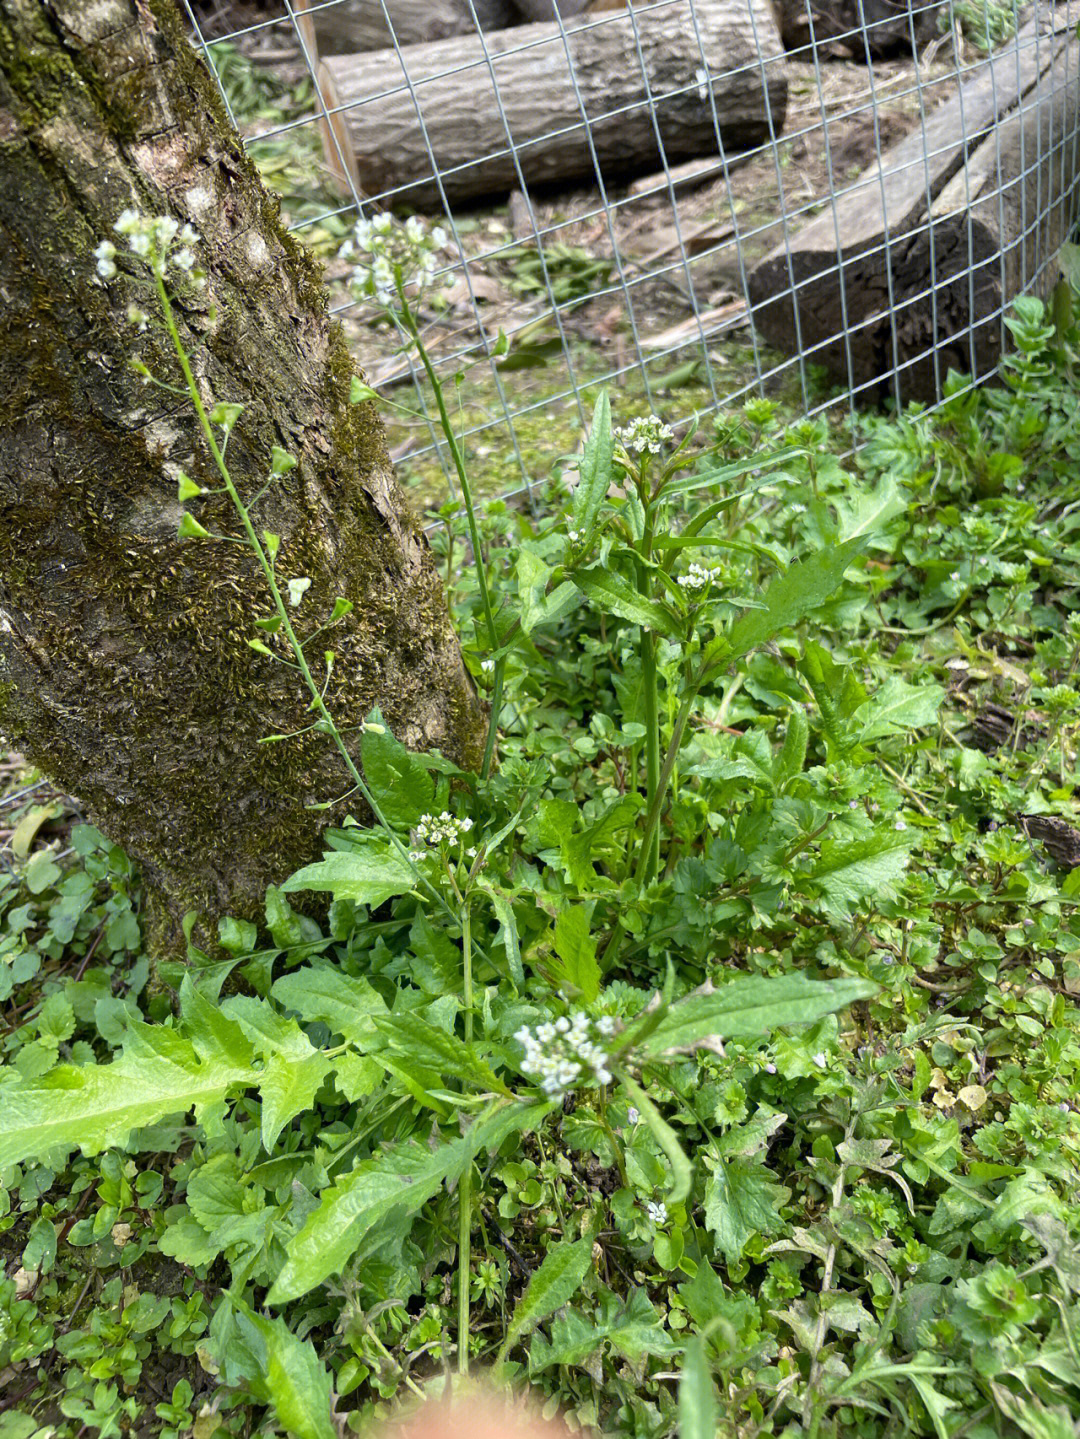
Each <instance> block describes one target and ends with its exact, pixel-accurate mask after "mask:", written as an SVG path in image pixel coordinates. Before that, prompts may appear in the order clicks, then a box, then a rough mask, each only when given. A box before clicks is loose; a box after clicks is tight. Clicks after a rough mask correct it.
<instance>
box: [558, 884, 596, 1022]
mask: <svg viewBox="0 0 1080 1439" xmlns="http://www.w3.org/2000/svg"><path fill="white" fill-rule="evenodd" d="M590 925H591V906H586V905H582V904H574V905H565V906H564V907H563V909H562V910H560V912H559V917H558V918H557V919H556V921H555V952H556V954H557V955H558V956H559V961H560V962H559V963H558V964H552V966H551V969H552V974H553V976H554V978H555V979H556V980H557V981H558V982H559V983H560V985H561V986H567V987H569V988H570V989H571V990H574V991H576V992H577V994H579V995H580V996H581V998H582V999H583V1000H584V1001H585V1003H586V1004H591V1003H592V1002H593V1000H594V999H595V998H596V997H597V995H598V994H599V993H600V966H599V964H598V963H597V959H596V941H595V939H593V937H592V935H591V933H590Z"/></svg>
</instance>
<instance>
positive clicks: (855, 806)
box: [847, 799, 859, 809]
mask: <svg viewBox="0 0 1080 1439" xmlns="http://www.w3.org/2000/svg"><path fill="white" fill-rule="evenodd" d="M847 807H848V809H858V808H859V801H858V800H857V799H849V800H848V802H847Z"/></svg>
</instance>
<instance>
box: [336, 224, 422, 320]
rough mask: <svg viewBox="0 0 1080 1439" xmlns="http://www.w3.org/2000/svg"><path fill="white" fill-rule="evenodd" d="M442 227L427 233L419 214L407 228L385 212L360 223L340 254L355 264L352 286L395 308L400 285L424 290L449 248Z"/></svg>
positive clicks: (362, 293)
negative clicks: (440, 255) (446, 248)
mask: <svg viewBox="0 0 1080 1439" xmlns="http://www.w3.org/2000/svg"><path fill="white" fill-rule="evenodd" d="M446 242H447V235H446V231H445V230H444V229H443V228H442V226H441V225H436V226H435V227H434V228H433V229H431V230H425V229H424V226H423V224H422V223H421V222H420V220H418V219H417V217H416V216H415V215H410V216H409V218H408V219H407V220H406V221H405V223H404V225H400V224H398V222H397V221H396V220H395V219H394V217H393V215H391V214H388V213H387V212H386V211H383V212H382V213H381V214H378V215H373V216H372V218H371V219H370V220H357V222H356V227H355V229H354V230H353V233H352V237H351V238H350V239H348V240H346V241H345V243H344V245H342V247H341V250H340V251H339V253H340V255H341V258H342V259H343V260H352V261H353V272H352V286H353V289H354V290H355V291H356V292H357V294H358V295H363V296H365V297H366V298H368V299H373V300H376V301H377V302H378V303H379V304H380V305H392V304H393V303H394V301H395V299H396V297H397V287H398V282H399V281H400V283H401V284H402V285H404V286H405V287H406V288H408V289H415V290H424V289H426V288H427V287H428V286H429V285H430V284H431V283H432V282H433V281H434V279H435V275H436V272H437V271H438V269H439V256H438V251H440V250H442V249H445V247H446Z"/></svg>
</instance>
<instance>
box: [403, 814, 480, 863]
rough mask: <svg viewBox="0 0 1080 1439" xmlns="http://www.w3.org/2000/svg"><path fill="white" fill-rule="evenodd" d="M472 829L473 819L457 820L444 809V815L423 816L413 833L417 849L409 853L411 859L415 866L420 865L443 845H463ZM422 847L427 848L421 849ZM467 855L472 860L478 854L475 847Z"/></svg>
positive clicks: (468, 850) (467, 851)
mask: <svg viewBox="0 0 1080 1439" xmlns="http://www.w3.org/2000/svg"><path fill="white" fill-rule="evenodd" d="M472 827H473V822H472V820H471V819H469V818H468V817H467V816H466V818H465V819H456V818H455V817H454V816H453V815H452V814H451V813H450V811H449V810H448V809H444V810H443V812H442V814H422V815H421V816H420V818H419V819H418V820H417V822H416V828H415V829H414V830H413V832H412V841H413V844H414V846H415V848H414V849H412V850H411V851H410V852H409V858H410V859H411V860H412V862H413V863H414V864H419V862H420V861H421V860H422V859H427V857H428V855H429V854H430V853H431V851H432V850H436V849H438V848H439V847H440V846H441V845H444V844H461V843H463V841H464V839H465V836H466V835H467V834H468V833H469V831H470V830H471V829H472ZM421 845H426V846H427V847H426V848H425V849H421V848H420V846H421ZM465 853H466V854H467V855H468V856H469V858H470V859H471V858H472V857H473V855H475V854H476V849H475V846H474V847H471V848H469V849H467V850H466V851H465Z"/></svg>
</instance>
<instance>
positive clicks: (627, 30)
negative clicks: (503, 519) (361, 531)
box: [185, 0, 1080, 497]
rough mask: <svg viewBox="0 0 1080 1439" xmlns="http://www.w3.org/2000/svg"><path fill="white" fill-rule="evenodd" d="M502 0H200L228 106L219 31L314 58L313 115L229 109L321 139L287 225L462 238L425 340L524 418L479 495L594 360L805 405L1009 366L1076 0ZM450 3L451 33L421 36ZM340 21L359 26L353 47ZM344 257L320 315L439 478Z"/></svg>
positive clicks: (409, 445)
mask: <svg viewBox="0 0 1080 1439" xmlns="http://www.w3.org/2000/svg"><path fill="white" fill-rule="evenodd" d="M217 3H218V5H219V6H220V4H221V3H222V0H217ZM515 3H518V0H434V3H433V4H432V5H427V4H424V3H421V0H321V3H315V0H261V3H260V0H249V4H248V6H247V9H246V11H245V14H246V15H247V19H246V23H244V24H242V25H237V24H233V25H232V28H229V26H228V24H227V23H226V24H222V23H221V12H220V11H219V12H218V14H217V15H215V13H214V12H213V11H211V13H210V15H209V17H207V15H206V14H205V13H200V12H199V11H197V10H196V8H195V4H194V0H185V4H186V6H187V8H188V14H189V17H190V19H191V23H192V32H193V40H194V42H195V43H196V44H197V46H198V47H199V48H200V49H201V50H202V52H203V54H204V56H205V58H206V60H207V63H208V64H209V65H210V67H211V68H212V70H213V71H214V73H215V75H216V76H217V78H218V82H219V85H220V87H221V89H222V93H223V95H224V97H225V102H226V105H227V106H229V108H230V114H231V115H233V118H234V120H235V119H237V118H240V117H237V116H236V114H235V112H234V109H233V106H232V104H231V103H230V101H231V97H230V84H229V76H228V72H227V68H226V66H224V65H223V64H222V63H221V60H222V58H223V57H226V56H228V55H229V54H230V53H231V51H230V49H228V48H226V49H223V48H222V47H232V49H233V50H234V49H235V48H236V47H239V49H240V50H241V51H242V52H244V53H246V54H249V55H250V56H251V57H252V58H253V59H254V60H255V61H256V63H260V56H262V57H263V58H262V61H261V63H262V64H264V65H266V64H269V65H270V66H273V65H274V64H282V63H283V62H282V59H281V57H285V59H284V63H285V65H286V68H287V69H289V70H290V72H291V73H292V74H294V75H297V76H300V77H303V78H306V79H307V80H308V81H309V90H310V104H309V105H307V107H306V108H305V109H304V111H303V112H302V113H300V114H295V115H289V116H288V117H287V118H283V119H281V120H279V121H278V122H276V123H272V124H267V123H258V122H256V123H251V122H250V121H249V122H247V123H243V122H242V123H241V126H240V128H241V131H242V133H243V135H244V140H245V143H246V144H247V145H248V147H249V148H250V149H251V150H252V152H253V153H254V154H255V155H256V156H258V155H259V154H260V152H261V151H265V150H266V149H267V147H268V146H269V145H276V146H277V147H278V148H281V147H285V148H287V147H288V146H290V145H294V144H295V145H296V146H298V147H299V146H304V147H306V150H305V153H307V154H309V155H310V154H312V153H313V152H314V153H315V154H317V156H318V160H317V161H316V168H317V171H318V185H317V186H313V188H314V189H316V190H318V193H319V195H321V196H322V197H323V198H322V201H321V203H320V202H319V201H318V200H315V199H313V202H312V203H310V204H307V205H306V206H305V207H303V209H304V213H302V214H300V215H296V216H290V228H291V229H293V230H294V231H296V232H298V233H299V234H300V235H301V237H302V238H304V237H305V236H307V237H311V236H314V235H321V234H322V232H324V231H327V230H329V231H330V232H331V233H333V231H334V230H335V227H336V230H337V231H338V233H341V232H342V230H343V228H344V227H345V225H346V222H351V221H352V220H353V219H354V218H355V217H359V216H368V217H370V216H371V215H372V214H374V213H376V212H378V211H380V210H384V209H391V208H392V209H394V210H395V211H396V212H397V213H399V214H409V213H413V212H418V213H420V214H422V215H423V216H424V218H425V221H430V222H432V223H436V224H442V225H443V226H444V227H445V229H446V230H447V232H448V236H449V244H448V248H447V251H446V255H445V258H446V279H447V280H448V282H449V283H450V289H449V290H448V291H447V300H448V306H447V308H445V309H440V308H438V307H431V308H429V310H428V312H427V313H426V314H425V317H424V318H425V325H426V329H425V340H426V343H427V345H428V348H429V350H430V352H431V354H432V356H433V358H434V360H435V364H436V368H437V370H438V371H439V373H440V375H442V376H443V377H444V378H446V379H448V380H449V379H452V377H453V376H455V375H456V374H458V373H459V372H461V371H462V370H467V369H469V368H470V367H475V368H473V369H472V383H471V384H470V386H469V387H468V388H469V392H470V393H479V394H480V395H481V397H482V398H481V400H480V402H479V403H478V404H474V405H473V406H472V407H471V408H470V409H469V410H468V411H467V412H466V413H464V414H463V417H462V430H463V434H464V437H465V439H466V440H467V441H468V443H469V445H470V447H471V449H472V450H473V452H474V454H478V455H481V456H483V455H484V454H485V453H487V454H490V453H491V452H492V451H493V450H494V451H499V439H500V438H502V439H503V440H504V441H508V445H509V449H510V451H511V452H512V454H513V457H514V465H513V472H509V471H507V470H506V467H505V465H504V466H503V467H502V469H501V470H496V476H497V479H496V481H495V482H494V483H489V484H488V486H487V488H488V490H489V492H490V491H491V490H492V489H494V490H496V491H497V492H501V493H502V494H503V495H504V496H505V497H509V496H511V495H514V494H517V493H520V492H521V491H522V490H524V491H526V492H527V493H530V494H531V486H532V485H533V484H534V483H535V482H536V481H538V480H540V479H542V478H543V475H542V474H539V473H537V472H536V467H535V461H534V460H533V459H532V457H531V454H530V453H529V448H528V446H527V445H525V444H523V443H522V442H521V438H522V435H523V434H524V433H525V431H526V430H527V429H529V430H533V429H535V426H536V424H537V423H541V424H543V425H545V427H546V426H547V424H548V422H549V421H550V422H551V430H552V433H553V434H554V435H555V436H557V437H559V438H565V442H566V447H567V448H572V447H573V444H574V438H573V437H574V435H575V434H576V431H578V430H579V429H580V428H581V427H582V426H583V425H584V423H585V420H586V417H587V412H588V406H589V404H590V402H591V398H592V396H593V395H594V394H595V393H596V390H597V388H598V387H599V386H600V385H604V384H606V385H609V386H611V387H612V388H613V391H614V393H613V400H614V401H615V403H616V404H617V405H618V404H621V405H622V407H623V408H624V409H627V410H636V411H641V410H644V409H648V410H652V411H654V412H656V413H659V414H661V415H662V416H663V417H664V418H665V419H667V420H669V421H671V422H676V423H677V422H685V421H687V419H688V418H689V417H690V415H689V412H691V411H692V412H693V414H694V415H695V416H696V415H698V414H700V413H702V412H707V411H710V410H717V409H720V408H725V407H729V406H734V405H737V404H738V403H739V402H740V401H742V400H744V399H746V398H747V397H749V396H751V395H767V396H770V397H778V398H781V399H783V400H785V401H786V402H787V403H788V405H789V407H790V410H791V411H792V412H795V413H801V414H803V415H806V416H812V415H815V414H819V413H823V412H828V411H837V412H840V413H845V412H846V413H850V414H852V415H854V413H855V409H856V406H858V405H860V404H863V403H865V402H868V401H875V400H877V401H880V400H881V399H886V398H888V399H892V400H894V401H896V402H897V403H900V402H902V401H903V400H905V399H906V398H909V397H911V396H912V395H915V396H916V397H918V398H921V399H924V400H926V401H928V402H930V403H933V402H934V401H936V400H937V399H938V398H939V397H940V395H941V389H942V384H943V382H944V380H945V378H946V373H945V372H946V370H947V368H949V367H952V368H956V369H960V370H963V371H966V372H967V373H968V374H969V375H970V376H971V377H972V378H973V381H975V382H978V381H981V380H983V379H985V378H987V377H988V376H989V375H992V374H993V373H994V372H995V370H996V368H997V364H998V360H999V357H1000V353H1001V350H1002V347H1003V345H1004V344H1005V342H1006V328H1005V324H1004V320H1005V316H1006V314H1007V311H1008V307H1009V305H1010V303H1011V301H1012V299H1013V297H1014V296H1015V294H1016V293H1018V292H1020V291H1030V292H1034V293H1037V294H1040V295H1042V296H1044V297H1045V296H1046V295H1047V294H1048V292H1049V290H1050V288H1051V287H1052V285H1053V283H1054V281H1055V279H1056V268H1055V256H1056V254H1057V250H1058V247H1059V245H1060V243H1061V242H1062V240H1063V239H1065V238H1067V237H1068V234H1069V232H1070V230H1071V227H1072V224H1073V222H1074V219H1075V216H1076V210H1077V184H1078V169H1080V166H1078V159H1080V153H1078V134H1080V45H1078V43H1077V42H1076V40H1075V30H1076V16H1075V14H1074V5H1073V0H1067V3H1065V4H1061V5H1051V4H1047V3H1041V4H1039V5H1038V6H1036V7H1030V6H1029V7H1026V8H1021V7H1019V6H1015V5H1014V6H1012V7H1010V6H1008V5H1001V4H993V3H990V0H988V3H987V4H985V5H981V6H980V3H979V0H974V3H971V4H969V5H966V6H965V5H963V4H960V3H957V0H954V3H953V4H946V5H944V6H943V5H940V4H936V3H935V4H930V3H927V4H917V3H910V0H909V3H905V0H838V3H836V4H831V5H830V6H829V7H828V14H826V13H825V11H826V7H824V6H822V8H821V10H820V11H819V10H818V8H817V7H816V6H814V5H812V3H811V0H783V3H782V4H781V5H780V6H779V11H778V13H780V14H781V15H783V16H784V17H785V20H784V24H783V31H784V33H783V36H782V35H781V34H780V31H779V29H778V27H777V24H776V20H775V15H774V11H773V9H772V7H771V5H770V4H769V0H644V3H642V0H635V3H633V4H632V5H630V6H627V5H626V4H625V3H623V4H621V5H617V6H616V8H603V9H598V8H597V6H596V3H595V0H594V4H593V5H592V6H591V7H590V8H589V9H588V10H587V11H583V12H582V13H579V14H574V15H571V14H569V11H570V9H572V8H574V7H575V5H578V4H580V0H562V3H563V9H564V11H566V12H567V13H565V14H562V15H558V16H555V17H553V18H552V19H551V20H550V21H548V22H547V23H546V24H541V25H535V24H523V23H519V21H520V16H512V15H510V12H511V11H512V9H513V6H514V4H515ZM600 3H601V4H611V3H612V0H600ZM455 5H456V8H457V11H458V18H457V20H456V21H452V25H451V28H453V26H454V25H456V28H457V29H458V30H460V31H461V32H462V33H460V34H456V35H453V36H451V37H448V38H446V39H442V40H436V41H430V40H427V39H425V38H423V37H422V33H421V38H419V39H418V38H416V37H417V34H418V32H423V31H424V28H425V26H426V27H427V29H428V31H430V28H431V25H432V16H433V14H434V13H435V12H436V11H437V12H438V13H439V14H442V15H444V16H451V17H452V14H453V11H454V9H455ZM225 13H226V19H227V15H228V13H234V12H225ZM962 14H964V15H966V17H967V20H966V25H967V29H968V38H965V34H964V30H963V29H962V27H961V15H962ZM845 15H847V16H848V17H849V19H850V21H852V22H853V23H848V24H846V25H845V23H844V16H845ZM972 16H975V19H974V20H973V19H972ZM980 16H981V17H982V22H984V23H985V25H986V27H987V32H988V35H989V30H990V27H991V25H994V26H996V27H998V29H997V30H996V31H995V38H998V39H999V41H1000V43H999V44H998V47H997V50H996V52H995V54H994V58H993V61H992V63H991V62H989V61H988V60H987V58H986V53H985V51H984V49H980V48H977V47H976V46H975V45H974V44H973V43H972V40H971V38H970V33H971V27H972V25H973V24H977V23H982V22H980V20H979V17H980ZM508 18H510V19H512V20H513V21H514V23H513V24H512V25H511V26H506V24H505V21H506V20H507V19H508ZM493 23H494V24H495V25H499V24H500V23H502V26H503V28H491V26H492V24H493ZM380 28H381V34H375V33H374V32H376V31H378V30H380ZM1002 30H1004V31H1010V30H1011V31H1012V32H1014V33H1013V35H1012V36H1011V37H1010V38H1004V39H1001V38H1000V32H1001V31H1002ZM353 34H357V35H359V36H360V37H361V39H362V41H363V43H364V44H365V45H366V46H367V48H366V49H363V50H361V51H359V52H358V53H355V54H352V55H350V54H348V53H347V51H346V53H339V52H340V51H341V49H342V46H346V47H347V46H348V44H349V39H350V36H351V35H353ZM785 42H786V43H785ZM376 47H377V48H376ZM1052 56H1057V59H1056V61H1055V63H1053V64H1051V63H1050V61H1051V58H1052ZM275 57H277V58H275ZM605 66H606V67H607V68H606V70H605V68H604V67H605ZM943 116H944V117H945V119H944V121H943V119H942V117H943ZM988 117H989V121H988ZM316 135H317V137H318V139H317V142H316V139H315V137H316ZM905 137H906V139H905ZM691 157H692V158H691ZM268 180H269V182H270V183H271V185H272V184H273V175H272V174H270V175H269V176H268ZM898 196H899V197H900V198H899V199H898V198H897V197H898ZM905 206H906V209H905ZM867 216H868V217H869V219H867V218H866V217H867ZM875 225H876V226H877V231H876V232H875V230H874V226H875ZM867 226H869V228H867ZM809 236H813V237H814V244H815V245H816V249H815V250H814V252H813V254H812V255H811V256H810V258H809V259H808V258H807V251H808V238H807V237H809ZM759 267H762V268H760V269H759ZM343 272H344V266H341V265H338V266H336V267H335V265H334V264H333V263H331V265H330V266H329V270H328V278H329V280H330V282H331V292H332V300H333V309H334V311H335V313H337V314H338V315H339V316H340V317H341V318H342V320H343V322H344V323H345V325H346V330H347V333H348V335H349V338H350V341H351V343H352V345H353V348H354V351H355V352H356V353H357V356H358V358H359V359H360V361H361V363H362V365H363V367H364V369H365V372H366V373H367V374H368V377H369V379H370V380H371V382H372V383H373V384H375V385H376V386H377V387H379V388H380V389H381V390H382V391H383V392H384V393H394V395H395V398H400V396H399V395H398V393H397V387H398V386H400V385H402V384H409V385H411V387H412V390H413V392H414V402H415V403H417V404H418V411H417V416H418V418H417V419H416V420H413V421H410V422H409V423H408V425H407V426H406V427H405V428H404V429H402V430H401V431H400V432H399V433H400V437H401V438H400V443H399V445H398V446H397V447H396V449H395V458H396V459H398V460H399V461H405V462H407V463H408V464H409V465H410V466H414V467H415V466H417V464H418V463H420V464H421V465H422V464H423V462H424V460H425V457H426V459H427V462H428V463H429V464H430V463H431V462H433V461H435V460H437V461H438V463H439V465H440V466H441V468H442V472H443V474H444V475H445V479H446V483H447V484H448V485H449V487H450V492H451V494H452V495H453V493H454V484H453V477H452V475H451V473H450V467H449V465H448V463H447V460H446V456H445V455H444V454H443V451H442V448H441V446H440V442H439V435H438V431H437V428H436V424H435V422H434V419H433V414H432V407H431V397H430V393H429V391H428V389H427V387H426V385H425V384H424V382H423V379H422V376H421V374H420V373H419V370H418V365H417V362H416V360H415V357H413V356H403V355H402V354H401V353H400V350H399V348H398V346H397V343H396V341H395V338H394V335H393V332H392V330H390V329H388V328H379V327H378V326H377V325H376V324H373V322H372V318H373V317H372V312H370V311H365V310H364V309H363V308H362V307H358V305H357V302H356V301H355V300H354V299H353V298H352V297H351V296H350V295H349V293H348V291H347V289H346V288H345V286H344V284H343V283H342V280H343ZM766 272H767V276H768V278H767V280H763V279H762V278H761V276H762V275H763V274H765V273H766ZM763 285H766V286H767V288H766V289H765V290H764V291H763V289H762V286H763ZM819 312H822V313H819ZM500 334H505V336H506V337H507V339H508V341H509V343H510V354H509V357H508V358H507V359H505V360H502V361H501V362H500V360H499V359H498V356H497V353H496V351H497V349H499V348H501V345H500ZM533 359H535V360H537V361H538V362H539V361H542V366H540V367H539V368H537V369H524V368H516V367H515V366H516V365H517V364H518V363H519V362H521V361H523V360H533ZM823 367H824V368H823ZM620 391H621V392H622V399H621V401H620V396H619V392H620ZM530 422H531V423H530ZM488 432H495V433H494V435H493V434H489V433H488ZM493 439H494V441H495V443H494V444H493V443H492V440H493ZM506 448H507V445H506V443H503V445H502V451H501V452H505V451H506ZM500 481H501V482H500Z"/></svg>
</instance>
